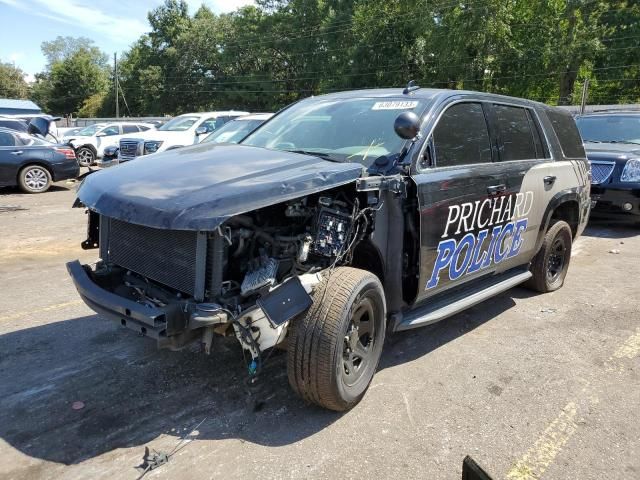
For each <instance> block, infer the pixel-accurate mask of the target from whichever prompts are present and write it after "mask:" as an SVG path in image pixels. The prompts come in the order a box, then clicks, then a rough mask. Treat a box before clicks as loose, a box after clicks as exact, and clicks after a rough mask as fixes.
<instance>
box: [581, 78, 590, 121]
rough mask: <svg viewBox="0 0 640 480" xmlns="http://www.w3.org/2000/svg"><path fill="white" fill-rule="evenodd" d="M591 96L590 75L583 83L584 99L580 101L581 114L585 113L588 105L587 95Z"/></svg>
mask: <svg viewBox="0 0 640 480" xmlns="http://www.w3.org/2000/svg"><path fill="white" fill-rule="evenodd" d="M588 96H589V77H587V78H585V79H584V84H583V85H582V100H581V101H580V115H582V114H583V113H584V109H585V108H586V106H587V97H588Z"/></svg>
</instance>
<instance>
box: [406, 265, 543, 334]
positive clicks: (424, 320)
mask: <svg viewBox="0 0 640 480" xmlns="http://www.w3.org/2000/svg"><path fill="white" fill-rule="evenodd" d="M531 276H532V274H531V272H530V271H528V270H527V271H524V272H523V271H522V270H521V269H518V270H516V271H511V272H507V273H503V274H501V275H497V276H496V277H494V278H491V279H490V280H489V281H484V282H481V283H480V284H478V285H476V286H475V287H474V288H470V289H465V290H462V291H460V292H459V293H457V294H455V295H453V296H448V297H446V298H444V299H440V300H438V301H435V302H432V303H430V302H429V300H425V302H426V304H425V305H422V306H418V307H416V308H414V309H413V310H409V311H407V312H405V313H404V314H403V316H402V319H401V320H400V322H398V323H397V324H396V326H395V328H394V331H396V332H398V331H402V330H410V329H412V328H417V327H424V326H425V325H430V324H432V323H435V322H439V321H440V320H444V319H445V318H447V317H450V316H451V315H455V314H456V313H458V312H461V311H462V310H466V309H467V308H470V307H473V306H474V305H476V304H478V303H480V302H483V301H485V300H487V299H489V298H491V297H493V296H495V295H497V294H498V293H502V292H504V291H507V290H509V289H510V288H513V287H515V286H516V285H519V284H521V283H522V282H526V281H527V280H529V279H530V278H531Z"/></svg>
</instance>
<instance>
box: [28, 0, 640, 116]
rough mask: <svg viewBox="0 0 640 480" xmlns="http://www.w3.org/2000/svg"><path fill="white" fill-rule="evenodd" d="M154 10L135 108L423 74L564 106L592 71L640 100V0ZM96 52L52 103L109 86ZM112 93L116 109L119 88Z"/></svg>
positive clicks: (291, 93)
mask: <svg viewBox="0 0 640 480" xmlns="http://www.w3.org/2000/svg"><path fill="white" fill-rule="evenodd" d="M148 20H149V25H150V32H149V33H148V34H146V35H143V36H142V37H140V38H139V39H138V40H137V41H136V42H135V43H134V44H133V45H132V46H131V48H130V49H129V50H128V51H127V52H125V54H124V55H123V56H122V59H121V63H120V66H119V80H120V86H121V92H122V95H123V96H124V98H125V99H126V101H127V104H128V106H129V111H130V112H131V114H132V115H162V114H178V113H183V112H186V111H194V110H209V109H227V108H236V109H246V110H251V111H261V110H262V111H267V110H276V109H279V108H281V107H282V106H284V105H286V104H288V103H290V102H292V101H295V100H297V99H299V98H303V97H306V96H309V95H315V94H320V93H325V92H331V91H335V90H344V89H354V88H373V87H389V86H396V87H400V86H404V85H405V84H406V82H407V81H408V80H410V79H415V80H417V82H418V84H420V85H421V86H423V87H437V88H454V89H473V90H481V91H487V92H496V93H501V94H506V95H514V96H520V97H526V98H530V99H534V100H539V101H543V102H547V103H552V104H576V103H578V102H579V100H580V95H581V89H582V85H583V83H584V81H585V79H589V81H590V84H591V101H592V102H593V103H600V104H606V103H612V104H614V103H620V102H638V101H640V4H638V2H637V1H632V0H535V1H531V0H459V1H455V2H454V1H452V0H430V1H428V2H426V1H424V0H256V3H255V5H254V6H248V7H243V8H240V9H238V10H236V11H234V12H231V13H227V14H222V15H216V14H215V13H214V12H212V11H211V10H210V9H209V8H207V7H206V6H201V7H200V8H199V9H198V10H197V11H196V12H195V13H194V14H193V15H190V14H189V10H188V8H187V3H186V2H185V1H184V0H165V2H164V4H162V5H161V6H159V7H158V8H155V9H154V10H152V11H151V12H149V14H148ZM91 48H92V46H91V44H90V42H89V43H87V41H86V39H76V40H74V41H71V40H69V39H67V40H64V39H62V40H61V39H56V40H55V41H54V42H49V43H48V44H47V45H46V48H45V47H44V46H43V51H45V52H46V53H45V55H47V58H49V60H50V63H51V68H50V72H49V77H50V78H51V79H53V77H52V73H53V72H54V70H56V69H55V68H54V66H55V65H61V64H62V62H64V61H67V60H69V59H71V58H74V59H75V60H74V62H75V63H74V64H73V65H67V67H69V68H70V69H71V67H73V66H74V65H76V66H80V65H85V66H87V68H89V67H88V63H86V62H85V63H82V62H83V61H84V60H86V58H87V57H86V56H82V55H79V54H78V55H79V57H78V58H76V53H71V51H73V52H80V51H82V52H91ZM89 55H90V56H91V53H89ZM83 59H84V60H83ZM92 61H93V63H95V65H96V66H97V67H98V69H97V70H96V69H94V68H89V71H91V72H93V73H91V74H90V75H88V76H89V77H90V79H88V78H86V75H85V80H83V81H82V82H81V83H82V85H83V86H82V87H81V86H80V85H75V86H73V87H71V86H70V85H69V80H70V79H68V78H66V76H64V75H62V73H61V72H60V78H59V79H58V80H57V83H56V85H57V87H56V90H55V91H51V97H50V98H51V99H52V101H53V103H52V105H56V106H57V108H63V109H64V111H67V110H69V111H75V110H73V109H77V108H79V106H81V105H82V104H83V102H84V101H86V100H87V98H89V96H91V95H95V94H96V93H97V92H98V91H100V88H103V87H102V86H101V85H103V83H104V82H103V80H104V78H106V77H105V75H104V74H103V75H102V76H100V75H98V70H99V71H107V70H108V69H107V68H106V65H105V64H104V62H103V63H101V62H100V60H99V58H98V56H97V55H96V56H94V57H93V60H92ZM98 77H99V78H102V79H103V80H99V78H98ZM101 82H102V83H101ZM36 85H37V84H36ZM89 86H91V87H93V88H89ZM98 87H100V88H98ZM74 95H78V96H82V98H81V99H79V100H77V101H72V100H71V99H69V97H73V96H74ZM59 96H62V97H64V98H67V99H68V102H67V103H64V102H63V104H61V103H56V102H60V100H59V99H56V100H54V98H56V97H59ZM104 98H105V100H104V102H105V103H104V104H103V107H102V110H103V111H104V112H106V113H110V114H113V103H114V99H113V93H112V92H108V93H107V95H106V96H104Z"/></svg>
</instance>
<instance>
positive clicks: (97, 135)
mask: <svg viewBox="0 0 640 480" xmlns="http://www.w3.org/2000/svg"><path fill="white" fill-rule="evenodd" d="M106 136H107V134H106V133H104V132H98V133H96V137H106Z"/></svg>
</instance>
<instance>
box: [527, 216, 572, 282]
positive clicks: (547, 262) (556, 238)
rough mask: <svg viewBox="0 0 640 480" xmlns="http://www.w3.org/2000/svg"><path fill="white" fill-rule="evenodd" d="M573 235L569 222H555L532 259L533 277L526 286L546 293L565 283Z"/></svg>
mask: <svg viewBox="0 0 640 480" xmlns="http://www.w3.org/2000/svg"><path fill="white" fill-rule="evenodd" d="M572 238H573V235H572V233H571V227H569V224H568V223H567V222H564V221H562V220H558V221H556V222H555V223H553V224H552V225H551V226H550V227H549V229H548V230H547V233H546V234H545V236H544V240H543V242H542V246H541V247H540V251H539V252H538V253H537V254H536V256H535V257H533V260H532V261H531V267H530V271H531V273H532V274H533V277H531V279H529V281H528V282H527V283H526V284H525V286H527V287H529V288H531V289H533V290H536V291H538V292H542V293H546V292H553V291H554V290H558V289H559V288H560V287H562V285H563V284H564V278H565V277H566V276H567V271H568V270H569V262H570V260H571V240H572Z"/></svg>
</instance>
